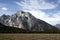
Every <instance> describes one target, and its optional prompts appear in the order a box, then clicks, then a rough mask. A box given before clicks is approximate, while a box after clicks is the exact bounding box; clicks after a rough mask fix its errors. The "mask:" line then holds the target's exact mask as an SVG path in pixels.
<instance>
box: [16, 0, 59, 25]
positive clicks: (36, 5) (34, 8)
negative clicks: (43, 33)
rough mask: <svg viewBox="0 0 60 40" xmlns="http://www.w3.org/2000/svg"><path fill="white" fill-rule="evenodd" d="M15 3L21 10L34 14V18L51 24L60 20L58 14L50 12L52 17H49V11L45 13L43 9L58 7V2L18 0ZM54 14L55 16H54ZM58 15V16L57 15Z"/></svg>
mask: <svg viewBox="0 0 60 40" xmlns="http://www.w3.org/2000/svg"><path fill="white" fill-rule="evenodd" d="M15 3H16V4H17V5H19V6H21V7H22V10H24V11H27V12H30V13H31V14H32V15H34V16H35V17H36V18H39V19H41V20H44V21H46V22H48V23H50V24H52V25H55V24H56V23H58V22H60V19H59V17H60V16H59V15H58V14H57V13H56V14H52V17H49V16H50V15H49V13H48V14H47V13H46V12H44V11H41V10H46V9H48V10H49V9H50V10H52V9H55V8H57V7H58V5H59V3H57V4H54V3H49V2H46V1H45V0H24V1H20V2H15ZM55 15H56V16H55ZM58 16H59V17H58Z"/></svg>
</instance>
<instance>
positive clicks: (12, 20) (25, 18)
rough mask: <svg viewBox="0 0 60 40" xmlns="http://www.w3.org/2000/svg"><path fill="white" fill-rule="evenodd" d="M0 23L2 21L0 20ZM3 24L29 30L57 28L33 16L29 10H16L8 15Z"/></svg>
mask: <svg viewBox="0 0 60 40" xmlns="http://www.w3.org/2000/svg"><path fill="white" fill-rule="evenodd" d="M6 18H7V17H6ZM0 19H1V18H0ZM3 19H4V18H3ZM3 21H5V20H3ZM1 23H3V22H2V21H1ZM3 24H4V25H6V26H13V27H17V28H22V29H26V30H30V31H45V30H57V28H56V27H54V26H52V25H50V24H48V23H46V22H44V21H42V20H40V19H37V18H35V17H34V16H33V15H31V14H30V13H29V12H23V11H18V12H17V13H16V14H14V15H12V16H10V17H8V19H7V20H6V21H5V22H4V23H3Z"/></svg>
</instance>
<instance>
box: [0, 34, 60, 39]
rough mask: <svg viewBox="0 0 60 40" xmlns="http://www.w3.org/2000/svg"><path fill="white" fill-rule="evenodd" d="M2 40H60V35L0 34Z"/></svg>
mask: <svg viewBox="0 0 60 40" xmlns="http://www.w3.org/2000/svg"><path fill="white" fill-rule="evenodd" d="M0 40H60V34H0Z"/></svg>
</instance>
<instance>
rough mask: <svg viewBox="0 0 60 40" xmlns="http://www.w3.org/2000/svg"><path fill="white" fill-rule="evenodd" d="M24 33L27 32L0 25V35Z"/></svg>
mask: <svg viewBox="0 0 60 40" xmlns="http://www.w3.org/2000/svg"><path fill="white" fill-rule="evenodd" d="M24 32H27V31H26V30H24V29H20V28H15V27H10V26H5V25H2V24H1V23H0V33H24Z"/></svg>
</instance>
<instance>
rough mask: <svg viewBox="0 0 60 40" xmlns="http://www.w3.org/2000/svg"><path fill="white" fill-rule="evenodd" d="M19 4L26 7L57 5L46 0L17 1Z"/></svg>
mask: <svg viewBox="0 0 60 40" xmlns="http://www.w3.org/2000/svg"><path fill="white" fill-rule="evenodd" d="M15 3H16V4H17V5H19V6H24V8H26V9H27V7H29V8H33V9H54V8H56V7H57V5H55V4H51V3H47V2H45V1H44V0H24V1H21V2H15Z"/></svg>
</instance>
